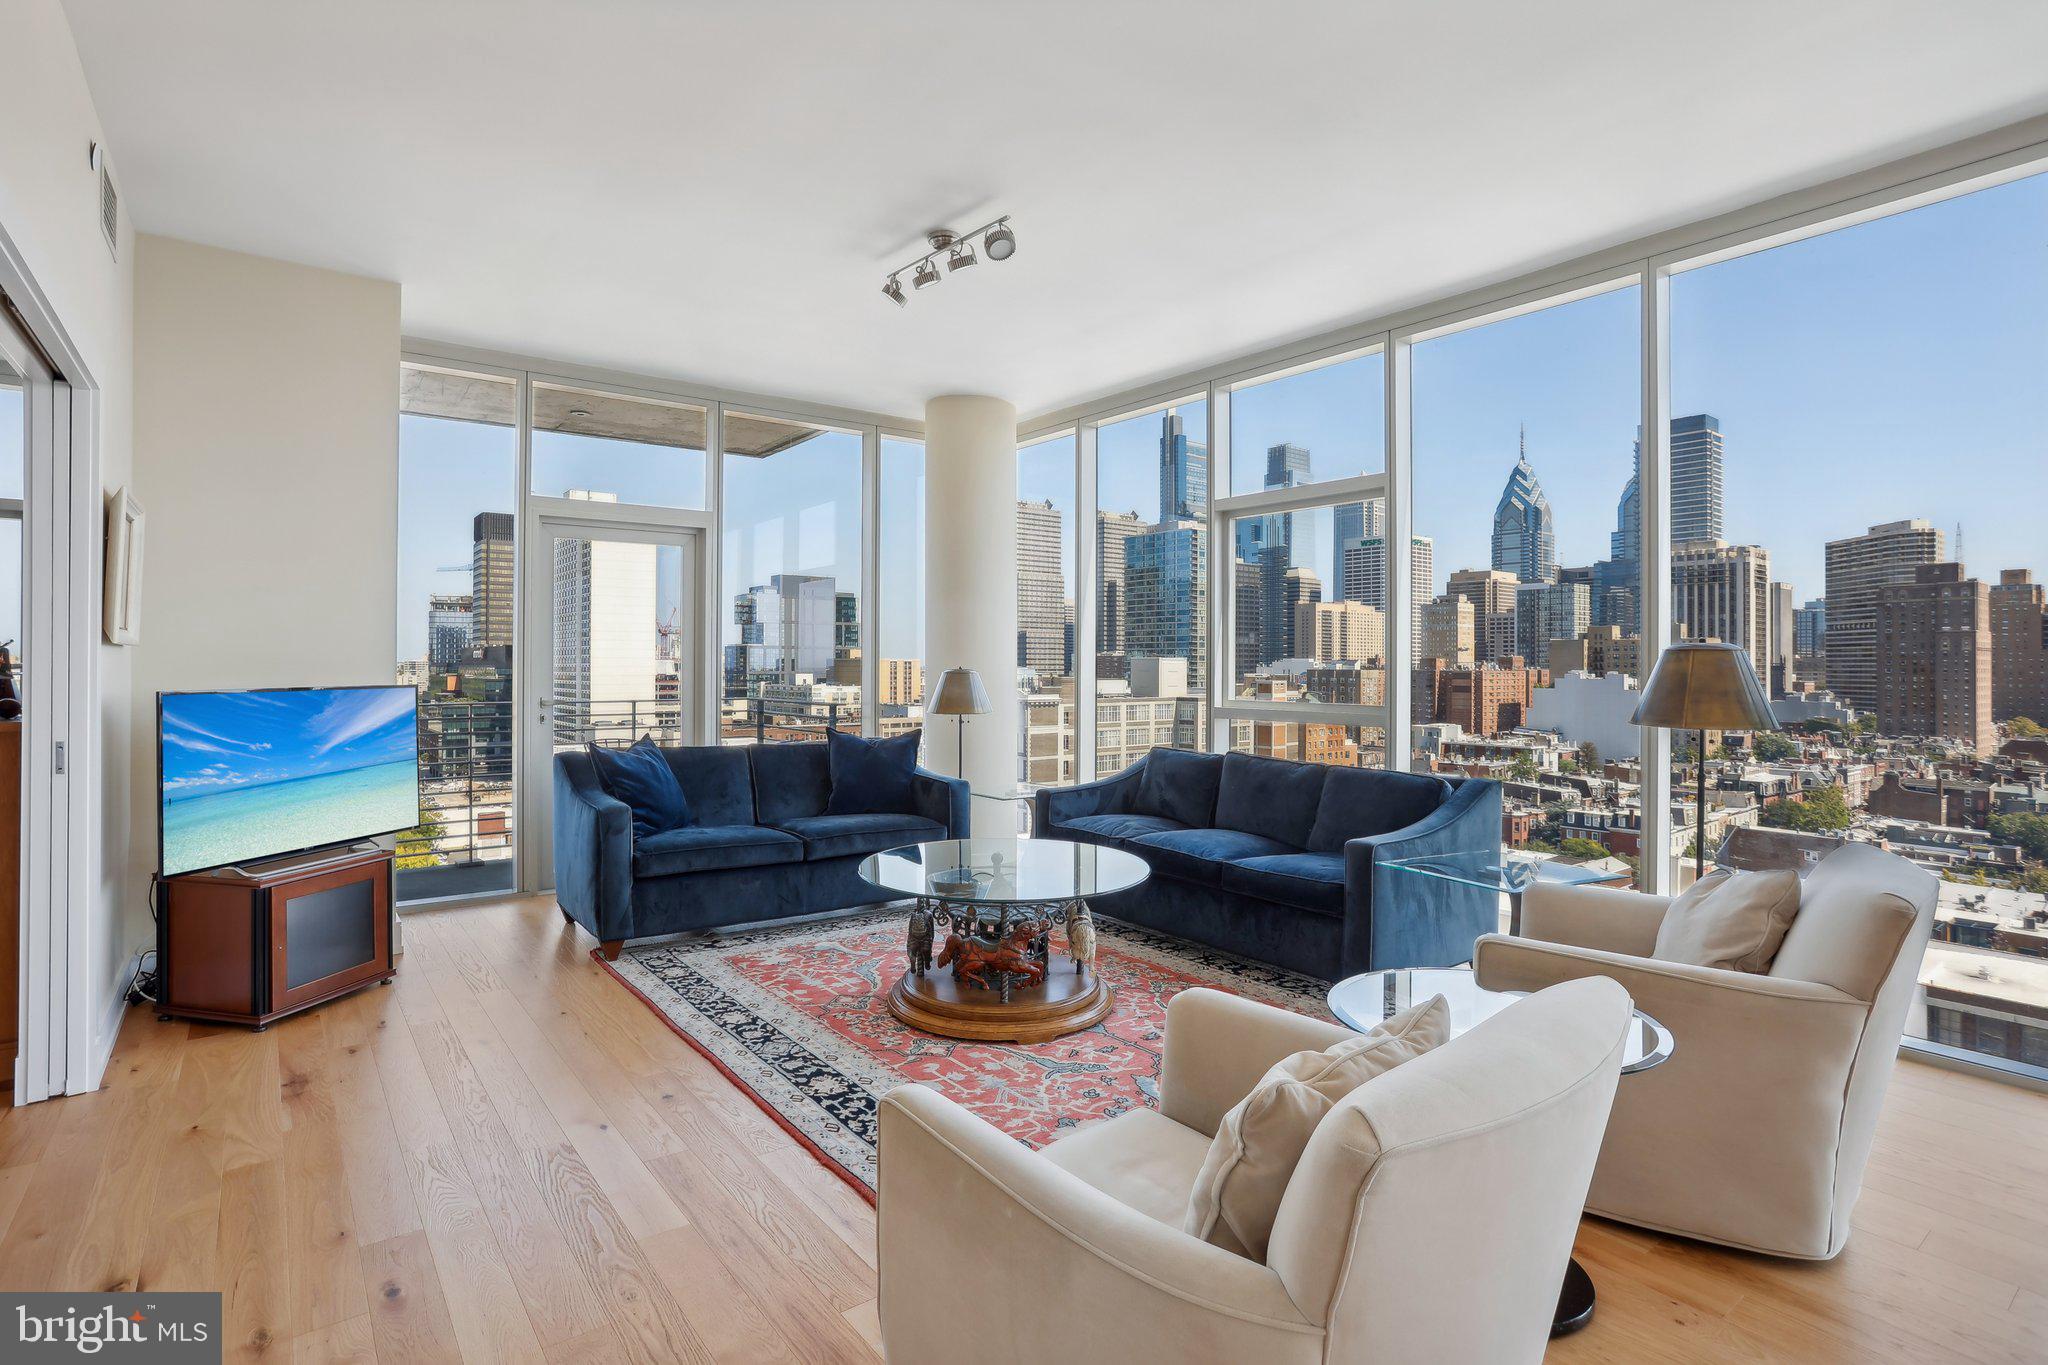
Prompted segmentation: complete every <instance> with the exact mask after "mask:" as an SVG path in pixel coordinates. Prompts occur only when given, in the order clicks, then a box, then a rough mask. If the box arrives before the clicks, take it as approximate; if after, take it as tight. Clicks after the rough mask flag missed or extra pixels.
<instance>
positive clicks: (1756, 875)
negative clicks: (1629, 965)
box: [1650, 867, 1799, 973]
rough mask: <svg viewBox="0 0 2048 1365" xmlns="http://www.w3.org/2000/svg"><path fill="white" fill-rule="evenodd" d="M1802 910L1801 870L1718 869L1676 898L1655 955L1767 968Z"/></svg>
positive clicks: (1736, 968) (1729, 967) (1737, 968)
mask: <svg viewBox="0 0 2048 1365" xmlns="http://www.w3.org/2000/svg"><path fill="white" fill-rule="evenodd" d="M1798 913H1799V874H1798V873H1797V872H1792V871H1789V870H1780V871H1775V872H1735V871H1731V870H1729V869H1728V868H1725V867H1717V868H1715V869H1714V870H1713V871H1712V872H1709V873H1708V874H1707V875H1706V876H1704V877H1702V878H1701V879H1700V880H1698V881H1696V882H1694V883H1693V884H1692V885H1691V886H1689V887H1687V888H1686V890H1685V894H1684V895H1682V896H1680V897H1679V898H1678V899H1677V900H1675V901H1673V902H1671V905H1670V907H1669V908H1668V909H1666V910H1665V911H1664V918H1663V919H1662V920H1661V921H1659V923H1658V925H1657V944H1656V946H1655V947H1654V948H1652V949H1651V950H1650V956H1651V957H1654V958H1657V959H1659V960H1660V961H1664V962H1684V963H1688V964H1690V965H1692V966H1694V967H1719V968H1721V969H1722V970H1724V971H1731V972H1753V973H1754V972H1764V971H1768V970H1769V969H1770V965H1771V959H1772V958H1774V957H1776V956H1777V955H1778V945H1780V944H1782V943H1783V942H1784V941H1785V931H1786V930H1787V929H1789V928H1791V927H1792V917H1793V916H1794V915H1796V914H1798Z"/></svg>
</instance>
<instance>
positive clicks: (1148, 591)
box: [1081, 398, 1209, 777]
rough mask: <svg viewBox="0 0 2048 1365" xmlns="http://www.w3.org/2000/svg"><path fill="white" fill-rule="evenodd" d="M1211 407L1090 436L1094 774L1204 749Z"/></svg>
mask: <svg viewBox="0 0 2048 1365" xmlns="http://www.w3.org/2000/svg"><path fill="white" fill-rule="evenodd" d="M1208 427H1209V403H1208V400H1207V399H1206V398H1190V399H1188V400H1185V401H1183V402H1179V403H1175V404H1171V405H1168V406H1166V407H1164V408H1155V409H1153V410H1151V411H1149V412H1145V413H1141V414H1138V415H1136V416H1132V417H1126V418H1123V419H1121V420H1118V421H1112V422H1106V423H1104V424H1103V425H1102V426H1101V427H1100V428H1098V429H1097V431H1096V438H1095V439H1096V456H1095V460H1096V464H1095V469H1096V513H1095V527H1094V530H1093V536H1094V545H1093V546H1092V547H1091V548H1092V552H1093V554H1094V555H1095V561H1096V579H1095V582H1096V591H1095V638H1094V640H1093V641H1092V642H1082V643H1081V647H1082V648H1087V647H1090V646H1091V645H1092V647H1093V650H1094V654H1095V773H1094V774H1090V775H1089V776H1090V777H1093V776H1096V775H1104V774H1109V773H1114V772H1120V771H1122V770H1123V769H1124V768H1127V767H1129V766H1130V765H1131V764H1132V763H1133V762H1135V761H1136V760H1137V759H1139V758H1141V757H1143V756H1144V754H1145V752H1146V751H1147V750H1149V749H1151V748H1153V747H1155V746H1166V747H1170V748H1175V749H1206V748H1208V747H1209V741H1208V728H1209V704H1208V703H1209V679H1208V666H1209V526H1208V517H1209V438H1208Z"/></svg>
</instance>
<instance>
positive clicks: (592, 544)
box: [552, 536, 662, 743]
mask: <svg viewBox="0 0 2048 1365" xmlns="http://www.w3.org/2000/svg"><path fill="white" fill-rule="evenodd" d="M655 549H656V547H655V546H654V545H652V544H644V543H641V542H638V541H627V540H597V539H589V540H586V539H584V538H582V537H578V536H559V537H557V538H556V539H555V582H554V670H553V671H554V696H553V698H552V700H553V702H554V720H555V738H556V740H557V742H561V743H577V742H580V741H581V740H583V739H585V738H587V737H588V734H589V732H590V730H591V729H592V728H594V727H604V726H608V725H617V724H620V723H622V722H627V721H633V720H637V721H639V722H640V724H642V725H648V724H651V723H652V722H653V720H654V714H653V709H652V703H653V702H654V701H655V699H656V691H655V675H656V674H657V673H659V672H661V671H662V664H661V657H660V648H659V646H660V638H659V635H658V634H657V632H656V629H655V627H656V626H657V624H658V621H657V619H656V614H655V613H656V604H655V582H656V577H657V575H656V572H655ZM636 710H637V714H636ZM635 737H636V738H637V735H636V736H635Z"/></svg>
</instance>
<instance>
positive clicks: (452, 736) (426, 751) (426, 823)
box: [398, 696, 514, 901]
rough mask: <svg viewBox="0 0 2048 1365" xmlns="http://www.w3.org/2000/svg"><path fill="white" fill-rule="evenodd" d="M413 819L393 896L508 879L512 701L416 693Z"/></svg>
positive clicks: (499, 887)
mask: <svg viewBox="0 0 2048 1365" xmlns="http://www.w3.org/2000/svg"><path fill="white" fill-rule="evenodd" d="M419 744H420V824H419V826H418V827H417V828H415V829H412V830H408V831H407V832H406V833H405V834H403V835H401V836H400V837H399V840H398V898H399V899H400V900H401V901H408V900H426V899H431V898H434V897H438V896H458V895H464V894H468V893H470V892H478V891H509V890H511V889H512V885H513V870H512V848H513V846H512V836H513V820H514V814H513V810H512V766H513V735H512V703H510V702H509V701H472V700H468V699H459V700H458V699H442V698H437V697H432V696H425V697H422V698H421V699H420V730H419Z"/></svg>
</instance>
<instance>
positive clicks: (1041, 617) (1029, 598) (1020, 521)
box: [1017, 501, 1067, 677]
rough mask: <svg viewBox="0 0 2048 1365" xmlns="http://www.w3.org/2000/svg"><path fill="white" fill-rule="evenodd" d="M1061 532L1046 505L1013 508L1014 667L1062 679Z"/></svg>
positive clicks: (1064, 601) (1064, 622)
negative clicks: (1015, 558)
mask: <svg viewBox="0 0 2048 1365" xmlns="http://www.w3.org/2000/svg"><path fill="white" fill-rule="evenodd" d="M1060 529H1061V518H1060V510H1059V509H1058V508H1057V507H1054V506H1053V505H1052V503H1051V502H1050V501H1046V502H1020V503H1018V504H1017V666H1018V667H1019V668H1029V669H1032V670H1034V671H1036V672H1038V673H1040V674H1043V675H1045V676H1047V677H1053V676H1058V675H1059V674H1061V673H1063V672H1064V671H1065V667H1066V657H1067V646H1066V630H1067V587H1066V576H1065V574H1064V573H1063V572H1062V571H1061V564H1060V541H1061V534H1060Z"/></svg>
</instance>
